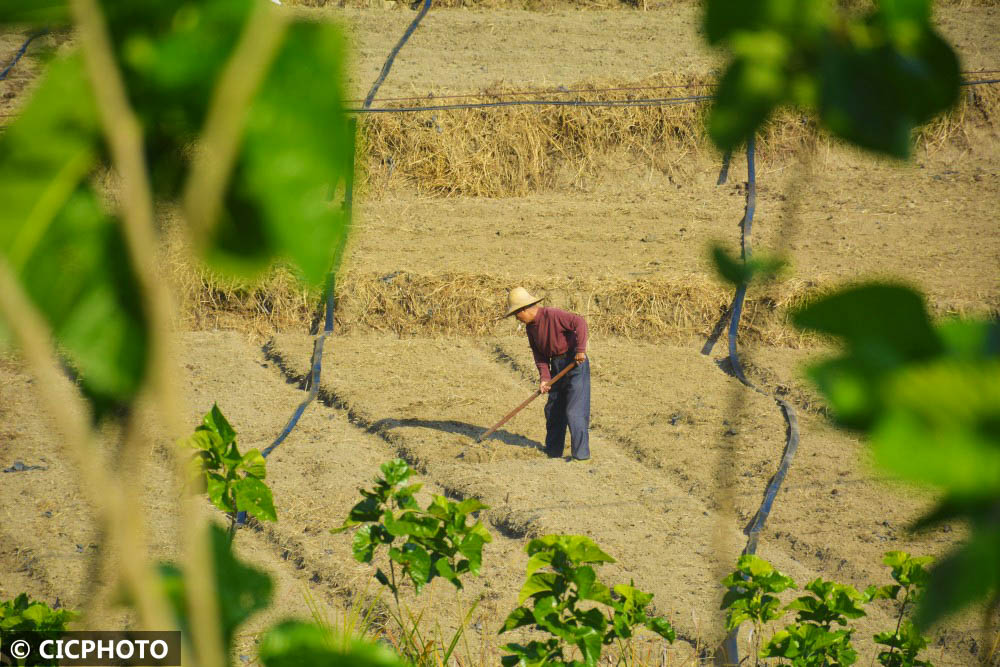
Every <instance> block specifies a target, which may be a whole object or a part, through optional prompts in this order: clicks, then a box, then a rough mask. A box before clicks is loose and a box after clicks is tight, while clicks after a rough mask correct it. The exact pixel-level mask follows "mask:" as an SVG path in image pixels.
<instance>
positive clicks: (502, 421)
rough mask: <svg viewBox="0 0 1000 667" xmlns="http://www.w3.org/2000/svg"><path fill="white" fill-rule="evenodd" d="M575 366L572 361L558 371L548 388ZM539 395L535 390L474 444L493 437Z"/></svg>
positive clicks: (538, 391) (539, 390) (575, 363)
mask: <svg viewBox="0 0 1000 667" xmlns="http://www.w3.org/2000/svg"><path fill="white" fill-rule="evenodd" d="M576 365H577V362H576V361H574V362H573V363H571V364H570V365H569V366H567V367H566V368H564V369H562V370H561V371H559V374H558V375H556V376H555V377H554V378H552V380H551V381H550V382H549V386H550V387H551V386H552V385H554V384H555V383H556V382H559V380H561V379H562V376H564V375H566V373H569V372H570V371H571V370H573V369H574V368H576ZM541 393H542V390H541V389H536V390H535V393H534V394H532V395H531V396H529V397H528V398H527V400H525V401H524V403H521V405H519V406H517V407H516V408H514V409H513V410H511V411H510V413H508V414H507V416H506V417H504V418H503V419H501V420H500V421H498V422H497V423H496V424H494V425H493V428H491V429H490V430H488V431H486V433H483V434H482V435H481V436H479V437H478V438H476V442H482V441H483V440H485V439H486V438H488V437H490V436H491V435H493V433H494V432H495V431H496V430H497V429H498V428H500V427H501V426H503V425H504V424H506V423H507V422H508V421H510V419H511V417H513V416H514V415H516V414H517V413H518V412H520V411H521V410H523V409H524V408H525V407H527V405H528V403H531V402H532V401H533V400H535V399H536V398H538V397H539V395H541Z"/></svg>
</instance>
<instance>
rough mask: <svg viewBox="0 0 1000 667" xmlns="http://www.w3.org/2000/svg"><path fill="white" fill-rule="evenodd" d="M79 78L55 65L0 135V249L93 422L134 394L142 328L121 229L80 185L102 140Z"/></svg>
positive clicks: (76, 70)
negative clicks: (76, 378)
mask: <svg viewBox="0 0 1000 667" xmlns="http://www.w3.org/2000/svg"><path fill="white" fill-rule="evenodd" d="M86 82H87V77H86V75H85V73H84V70H83V65H82V61H81V59H80V58H79V57H70V58H66V59H60V60H57V61H55V62H54V63H53V64H52V65H51V66H50V67H49V69H48V71H47V72H46V74H45V75H44V77H43V78H42V80H41V81H40V82H39V84H38V87H37V89H36V90H35V93H34V95H33V96H32V98H31V101H30V102H29V103H28V105H27V106H26V108H25V109H24V110H23V112H22V113H21V115H20V116H19V117H18V118H17V120H15V121H14V122H13V123H11V124H10V125H9V126H7V128H6V130H5V132H4V134H3V135H2V136H0V201H3V202H4V205H3V206H2V207H0V253H2V254H3V255H4V256H5V257H6V258H7V261H8V262H9V263H10V265H11V267H12V268H13V270H14V271H15V273H16V274H17V275H18V278H19V279H20V281H21V284H22V285H23V287H24V289H25V291H26V292H27V294H28V296H29V298H30V299H31V301H32V302H33V303H34V304H35V306H36V307H37V308H38V309H39V310H40V312H41V313H42V315H43V316H44V317H45V319H46V320H47V321H48V323H49V324H50V326H51V327H52V330H53V333H54V334H55V337H56V339H57V341H58V342H59V344H60V347H61V349H62V350H64V351H65V353H66V354H67V355H68V356H69V358H70V361H71V363H72V365H73V366H75V367H76V369H77V370H78V371H79V374H80V376H81V381H82V386H83V389H84V392H85V393H86V395H87V397H88V398H89V399H90V400H91V402H92V404H93V406H94V409H95V412H96V414H97V416H98V417H99V418H100V417H102V416H103V415H104V414H105V413H106V412H107V410H108V409H110V408H111V407H112V406H113V405H114V404H115V403H118V402H122V401H127V400H130V399H131V398H132V397H133V396H134V395H135V393H136V391H137V390H138V387H139V385H140V383H141V382H142V380H143V378H144V375H145V372H146V363H147V354H148V327H147V323H146V321H145V315H144V311H143V308H142V304H141V301H140V299H139V295H138V292H137V290H136V287H135V278H134V274H133V272H132V269H131V267H130V266H129V264H128V261H127V260H126V259H124V258H126V257H127V256H128V255H127V253H126V252H125V243H124V240H123V238H122V234H121V230H120V227H119V226H118V224H117V223H116V221H115V220H114V219H113V218H111V217H110V216H109V215H108V214H107V213H106V212H105V211H104V210H103V208H102V206H101V203H100V198H99V197H98V195H97V194H96V193H95V192H94V190H93V189H92V188H91V186H90V185H89V183H88V182H87V179H88V177H89V176H90V175H91V173H92V172H93V171H94V170H95V169H96V168H97V166H98V154H99V151H100V139H101V134H100V128H99V126H98V122H97V115H96V108H95V106H94V101H93V96H92V94H91V91H90V88H89V86H88V85H87V83H86Z"/></svg>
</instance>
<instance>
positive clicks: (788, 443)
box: [702, 136, 799, 665]
mask: <svg viewBox="0 0 1000 667" xmlns="http://www.w3.org/2000/svg"><path fill="white" fill-rule="evenodd" d="M754 152H755V151H754V138H753V137H752V136H751V137H750V138H749V139H748V140H747V204H746V210H745V212H744V214H743V220H742V222H741V223H740V226H741V227H742V234H741V245H742V248H741V252H742V257H743V261H744V262H746V261H747V260H749V259H750V257H751V256H752V254H753V246H752V244H751V238H752V236H751V234H752V231H753V215H754V211H755V209H756V204H757V175H756V170H755V168H754ZM730 158H731V153H729V152H727V153H726V155H725V156H724V157H723V168H722V172H721V173H720V174H719V181H718V183H719V184H720V185H721V184H722V183H725V181H726V176H727V175H728V171H729V159H730ZM746 290H747V284H746V283H745V282H744V283H742V284H741V285H740V286H739V287H738V288H737V289H736V294H735V296H734V297H733V303H732V306H730V308H729V310H728V311H727V312H726V313H725V314H723V316H722V318H721V319H720V320H719V323H718V324H717V325H716V327H715V331H713V334H712V336H710V337H709V339H708V341H707V342H706V343H705V346H704V347H703V348H702V354H709V353H710V352H711V351H712V346H713V345H714V344H715V340H716V339H717V338H718V336H719V335H720V334H721V331H722V327H723V325H724V323H725V321H726V317H727V315H728V317H729V358H728V359H729V365H730V367H731V369H732V372H733V375H735V376H736V378H737V379H738V380H739V381H740V382H742V383H743V384H744V385H746V386H747V387H749V388H750V389H753V390H754V391H756V392H758V393H760V394H763V395H765V396H767V394H766V393H765V392H764V391H761V390H760V389H759V388H757V387H756V386H754V385H753V384H752V383H751V382H750V381H749V380H747V378H746V375H745V374H744V373H743V367H742V365H741V364H740V359H739V352H738V350H737V347H736V342H737V335H738V332H739V324H740V316H741V314H742V310H743V300H744V297H745V296H746ZM772 398H773V399H774V400H775V402H777V404H778V405H779V406H780V407H781V410H782V414H783V415H784V417H785V422H786V424H787V425H788V431H787V434H786V440H785V451H784V453H783V454H782V457H781V463H780V464H779V465H778V470H777V471H776V472H775V473H774V476H773V477H771V480H770V481H769V482H768V484H767V488H766V489H765V491H764V499H763V501H762V502H761V505H760V508H759V509H758V510H757V513H756V514H755V515H754V517H753V519H751V520H750V523H749V524H747V527H746V528H745V529H744V531H743V533H744V534H745V535H746V536H747V544H746V547H744V549H743V554H744V555H746V554H753V553H756V551H757V542H758V540H759V539H760V533H761V531H762V530H763V529H764V524H765V523H766V522H767V517H768V516H769V515H770V513H771V507H772V506H773V505H774V499H775V497H777V495H778V491H779V490H780V489H781V484H782V482H784V480H785V475H786V474H787V473H788V468H789V467H790V466H791V464H792V459H793V458H794V457H795V452H796V451H797V450H798V446H799V421H798V417H797V416H796V414H795V409H794V408H793V407H792V406H791V404H790V403H789V402H788V401H785V400H784V399H781V398H778V397H777V396H774V397H772ZM738 635H739V628H736V629H734V630H731V631H729V633H728V634H727V635H726V638H725V640H723V642H722V646H721V647H720V649H721V651H722V653H723V658H724V659H725V660H726V662H725V663H724V664H732V665H738V664H739V663H740V658H739V644H738V642H737V637H738Z"/></svg>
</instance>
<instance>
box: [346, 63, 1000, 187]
mask: <svg viewBox="0 0 1000 667" xmlns="http://www.w3.org/2000/svg"><path fill="white" fill-rule="evenodd" d="M992 83H1000V79H982V80H979V81H962V82H961V84H960V85H963V86H979V85H985V84H992ZM368 94H369V97H371V95H372V93H368ZM402 99H410V98H402ZM713 99H715V95H689V96H687V97H650V98H643V99H638V100H503V101H500V102H466V103H462V104H433V105H427V106H415V107H374V108H373V107H371V106H368V105H367V104H366V105H365V106H362V107H361V108H360V109H359V108H349V109H345V111H346V112H347V113H418V112H421V111H463V110H468V109H499V108H504V107H606V108H615V107H632V108H636V107H667V106H675V105H678V104H690V103H692V102H704V101H706V100H713ZM367 102H368V100H366V103H367ZM723 168H724V169H725V165H724V167H723ZM719 178H720V179H722V174H720V175H719ZM724 182H725V180H724V179H723V180H721V182H720V183H719V184H720V185H721V184H722V183H724Z"/></svg>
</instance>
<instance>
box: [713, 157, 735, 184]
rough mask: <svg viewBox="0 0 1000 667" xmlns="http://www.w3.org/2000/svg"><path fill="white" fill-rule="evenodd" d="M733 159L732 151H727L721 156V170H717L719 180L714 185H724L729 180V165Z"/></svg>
mask: <svg viewBox="0 0 1000 667" xmlns="http://www.w3.org/2000/svg"><path fill="white" fill-rule="evenodd" d="M732 159H733V151H731V150H728V151H726V154H725V155H723V156H722V169H720V170H719V180H717V181H716V182H715V184H716V185H724V184H725V183H726V181H727V180H728V179H729V163H730V162H731V161H732Z"/></svg>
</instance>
